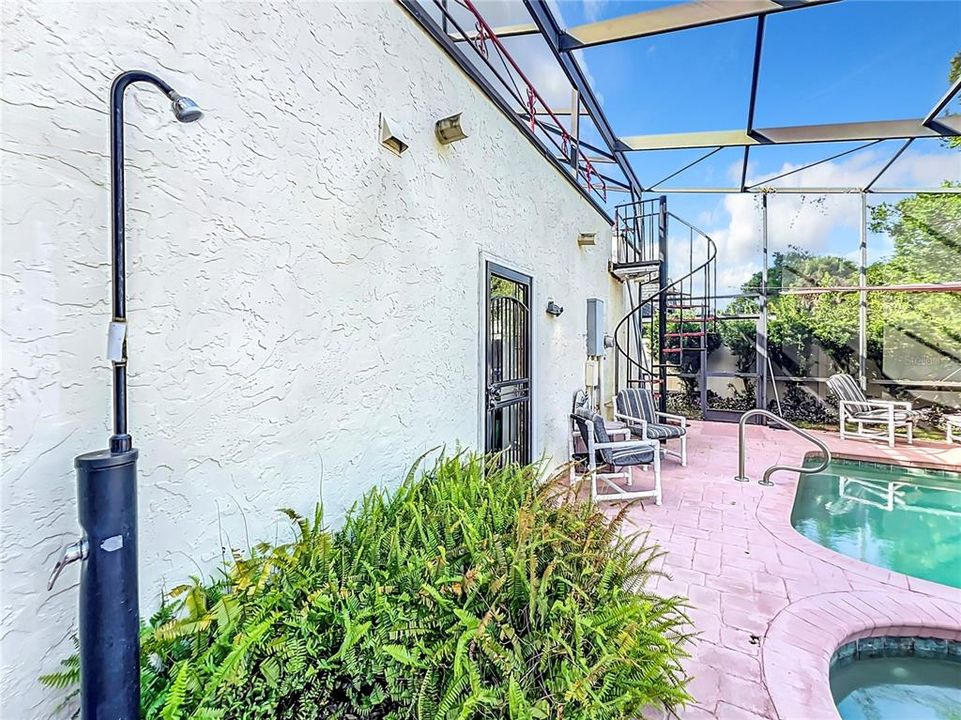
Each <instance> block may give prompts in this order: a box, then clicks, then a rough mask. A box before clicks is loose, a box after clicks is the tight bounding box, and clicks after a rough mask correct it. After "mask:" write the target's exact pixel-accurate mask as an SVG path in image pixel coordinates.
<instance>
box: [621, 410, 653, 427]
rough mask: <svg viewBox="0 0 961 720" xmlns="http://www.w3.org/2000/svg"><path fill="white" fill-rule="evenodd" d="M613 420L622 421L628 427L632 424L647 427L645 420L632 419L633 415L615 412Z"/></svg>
mask: <svg viewBox="0 0 961 720" xmlns="http://www.w3.org/2000/svg"><path fill="white" fill-rule="evenodd" d="M614 418H615V419H616V420H623V421H624V422H626V423H627V424H628V425H630V424H632V423H633V424H635V425H647V420H645V419H644V418H639V417H634V416H633V415H625V414H624V413H619V412H615V413H614Z"/></svg>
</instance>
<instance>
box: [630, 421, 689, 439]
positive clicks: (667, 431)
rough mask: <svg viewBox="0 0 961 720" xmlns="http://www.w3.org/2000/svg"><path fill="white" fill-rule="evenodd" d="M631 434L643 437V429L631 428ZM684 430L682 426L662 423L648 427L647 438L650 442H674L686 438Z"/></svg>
mask: <svg viewBox="0 0 961 720" xmlns="http://www.w3.org/2000/svg"><path fill="white" fill-rule="evenodd" d="M631 432H632V433H633V434H634V435H635V436H637V437H642V436H641V428H640V427H637V426H634V427H631ZM685 432H686V431H685V430H684V428H682V427H681V426H680V425H664V424H661V423H654V424H651V425H648V426H647V438H646V439H648V440H673V439H674V438H679V437H684V434H685Z"/></svg>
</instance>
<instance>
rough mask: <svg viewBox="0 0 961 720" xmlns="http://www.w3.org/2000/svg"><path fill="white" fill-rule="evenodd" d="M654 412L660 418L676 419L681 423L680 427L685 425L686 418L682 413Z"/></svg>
mask: <svg viewBox="0 0 961 720" xmlns="http://www.w3.org/2000/svg"><path fill="white" fill-rule="evenodd" d="M654 414H655V415H657V416H658V417H660V418H664V419H665V420H677V421H678V422H680V423H681V427H682V428H686V427H687V418H686V417H684V416H683V415H674V414H672V413H666V412H655V413H654Z"/></svg>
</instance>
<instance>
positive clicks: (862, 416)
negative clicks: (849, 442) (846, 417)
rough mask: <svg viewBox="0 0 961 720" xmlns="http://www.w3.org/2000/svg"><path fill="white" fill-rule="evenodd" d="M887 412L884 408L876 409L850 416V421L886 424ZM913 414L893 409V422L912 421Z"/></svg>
mask: <svg viewBox="0 0 961 720" xmlns="http://www.w3.org/2000/svg"><path fill="white" fill-rule="evenodd" d="M889 417H890V416H889V415H888V411H887V409H885V408H878V409H877V410H870V411H868V412H859V413H855V414H854V415H852V416H851V419H852V420H860V421H862V422H887V421H888V418H889ZM914 418H915V414H914V413H913V412H910V411H908V410H903V409H901V410H899V409H898V408H895V409H894V422H897V423H903V422H907V421H908V420H914Z"/></svg>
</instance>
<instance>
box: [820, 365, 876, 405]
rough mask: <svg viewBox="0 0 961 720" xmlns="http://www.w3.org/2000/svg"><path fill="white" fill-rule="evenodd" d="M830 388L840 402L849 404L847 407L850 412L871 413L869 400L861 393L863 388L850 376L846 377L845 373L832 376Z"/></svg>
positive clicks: (829, 380)
mask: <svg viewBox="0 0 961 720" xmlns="http://www.w3.org/2000/svg"><path fill="white" fill-rule="evenodd" d="M828 387H829V388H830V389H831V392H833V393H834V394H835V395H836V396H837V398H838V400H845V401H847V402H848V403H849V404H848V405H846V406H845V407H846V408H847V410H848V412H851V413H868V412H871V406H870V405H868V403H867V398H865V397H864V393H863V392H862V391H861V386H860V385H858V384H857V382H856V381H855V379H854V378H853V377H851V376H850V375H844V374H843V373H838V374H837V375H832V376H831V377H829V378H828ZM850 403H854V404H850Z"/></svg>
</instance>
